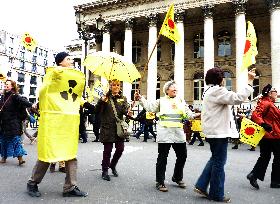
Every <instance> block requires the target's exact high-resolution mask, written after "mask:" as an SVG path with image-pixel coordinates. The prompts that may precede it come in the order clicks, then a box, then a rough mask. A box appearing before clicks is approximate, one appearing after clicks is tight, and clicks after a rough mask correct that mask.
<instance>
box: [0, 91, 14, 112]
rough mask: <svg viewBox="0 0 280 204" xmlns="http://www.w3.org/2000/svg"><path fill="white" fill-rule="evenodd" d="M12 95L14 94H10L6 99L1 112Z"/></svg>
mask: <svg viewBox="0 0 280 204" xmlns="http://www.w3.org/2000/svg"><path fill="white" fill-rule="evenodd" d="M12 95H13V94H11V95H9V97H8V98H7V100H6V101H4V104H3V106H2V107H1V109H0V112H1V111H2V110H3V108H4V106H5V105H6V103H7V102H8V101H9V99H10V98H11V96H12Z"/></svg>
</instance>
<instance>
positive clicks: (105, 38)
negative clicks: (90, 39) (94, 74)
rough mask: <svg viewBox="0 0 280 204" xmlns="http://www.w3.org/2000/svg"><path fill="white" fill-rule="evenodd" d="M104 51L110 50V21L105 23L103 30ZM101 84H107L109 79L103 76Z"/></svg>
mask: <svg viewBox="0 0 280 204" xmlns="http://www.w3.org/2000/svg"><path fill="white" fill-rule="evenodd" d="M102 51H105V52H110V51H111V50H110V22H106V23H105V27H104V30H103V42H102ZM101 84H102V85H103V86H106V85H107V84H108V81H107V80H106V79H105V78H103V77H101Z"/></svg>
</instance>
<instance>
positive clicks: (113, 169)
mask: <svg viewBox="0 0 280 204" xmlns="http://www.w3.org/2000/svg"><path fill="white" fill-rule="evenodd" d="M111 169H112V174H113V175H114V176H115V177H118V176H119V173H118V172H117V170H116V168H111Z"/></svg>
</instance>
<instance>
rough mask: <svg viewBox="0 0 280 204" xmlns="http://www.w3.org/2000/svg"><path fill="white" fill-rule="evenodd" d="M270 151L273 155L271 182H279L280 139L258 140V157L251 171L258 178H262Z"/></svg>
mask: <svg viewBox="0 0 280 204" xmlns="http://www.w3.org/2000/svg"><path fill="white" fill-rule="evenodd" d="M271 153H273V155H274V158H273V162H272V172H271V182H272V183H280V139H262V140H261V141H260V157H259V158H258V161H257V163H256V164H255V166H254V168H253V170H252V173H253V174H254V176H255V177H256V178H258V179H259V180H261V181H263V180H264V176H265V172H266V169H267V166H268V164H269V161H270V158H271Z"/></svg>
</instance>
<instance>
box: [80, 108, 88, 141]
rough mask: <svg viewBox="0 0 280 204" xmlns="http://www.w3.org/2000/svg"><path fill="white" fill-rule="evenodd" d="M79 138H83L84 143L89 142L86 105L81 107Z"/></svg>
mask: <svg viewBox="0 0 280 204" xmlns="http://www.w3.org/2000/svg"><path fill="white" fill-rule="evenodd" d="M79 135H80V136H79V138H81V139H82V143H87V141H88V140H87V138H88V135H87V128H86V114H85V111H84V107H83V106H81V107H80V125H79Z"/></svg>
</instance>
